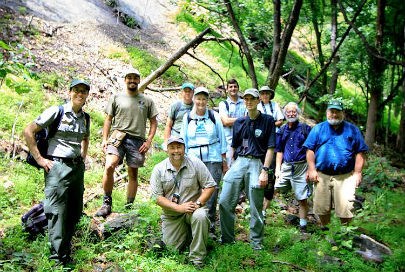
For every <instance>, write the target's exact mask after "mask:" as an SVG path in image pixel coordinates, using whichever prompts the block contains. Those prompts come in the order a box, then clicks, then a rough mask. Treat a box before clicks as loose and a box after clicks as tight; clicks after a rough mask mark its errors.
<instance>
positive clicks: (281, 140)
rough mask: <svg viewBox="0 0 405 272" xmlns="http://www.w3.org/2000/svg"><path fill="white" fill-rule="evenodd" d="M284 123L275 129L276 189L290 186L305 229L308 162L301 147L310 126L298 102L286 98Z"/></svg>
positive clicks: (303, 229) (308, 188)
mask: <svg viewBox="0 0 405 272" xmlns="http://www.w3.org/2000/svg"><path fill="white" fill-rule="evenodd" d="M283 114H284V116H285V118H286V119H287V124H285V125H283V126H282V127H281V128H280V130H279V131H278V132H277V133H276V148H275V152H276V167H275V176H276V183H275V185H274V188H275V190H276V191H285V189H289V188H292V190H293V191H294V194H295V198H296V199H297V201H298V202H299V206H300V208H299V217H300V223H299V226H300V230H301V231H302V232H305V231H306V227H307V215H308V202H307V198H308V197H309V196H310V194H311V190H310V187H309V186H308V184H307V181H306V178H307V170H308V164H307V160H306V151H307V149H306V148H305V147H303V146H302V145H303V144H304V142H305V140H306V138H307V136H308V134H309V132H310V131H311V127H310V126H308V125H307V124H305V123H301V122H300V121H299V119H298V118H299V116H300V114H301V110H300V108H299V107H298V105H297V103H294V102H289V103H287V105H285V106H284V108H283Z"/></svg>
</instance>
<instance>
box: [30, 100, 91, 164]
mask: <svg viewBox="0 0 405 272" xmlns="http://www.w3.org/2000/svg"><path fill="white" fill-rule="evenodd" d="M63 109H64V114H63V116H62V119H61V122H60V125H59V128H58V130H57V132H56V133H55V136H54V137H52V138H51V139H49V141H48V143H49V147H48V152H47V155H49V156H55V157H62V158H76V157H79V156H80V155H81V143H82V140H83V139H84V138H88V137H89V135H90V130H89V129H87V128H86V118H85V116H84V113H83V111H80V112H79V113H77V114H76V113H75V112H74V111H73V109H72V105H71V103H67V104H64V105H63ZM58 113H59V107H58V106H52V107H50V108H48V109H46V110H45V111H44V112H43V113H42V114H41V115H40V116H39V117H38V118H37V119H36V120H35V121H34V122H35V123H36V124H37V125H39V126H40V127H42V128H47V127H48V126H49V125H50V124H51V123H52V122H53V121H54V120H55V119H56V117H57V115H58ZM89 125H90V124H88V126H89ZM88 126H87V127H88Z"/></svg>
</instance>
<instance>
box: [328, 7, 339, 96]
mask: <svg viewBox="0 0 405 272" xmlns="http://www.w3.org/2000/svg"><path fill="white" fill-rule="evenodd" d="M330 2H331V5H330V6H331V33H330V47H331V49H332V52H333V51H335V49H336V45H337V43H336V39H337V35H338V22H337V0H331V1H330ZM338 62H339V55H338V54H336V55H335V56H334V57H333V60H332V64H331V71H332V76H331V78H330V85H329V93H330V94H334V93H335V91H336V86H337V81H338V76H339V72H338V67H337V64H338Z"/></svg>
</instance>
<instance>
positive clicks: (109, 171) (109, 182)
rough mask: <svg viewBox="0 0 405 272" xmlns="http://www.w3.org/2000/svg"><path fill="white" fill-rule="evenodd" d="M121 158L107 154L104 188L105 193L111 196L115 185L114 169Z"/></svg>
mask: <svg viewBox="0 0 405 272" xmlns="http://www.w3.org/2000/svg"><path fill="white" fill-rule="evenodd" d="M119 160H120V158H119V157H118V156H117V155H112V154H108V155H107V156H106V159H105V168H104V175H103V189H104V194H105V195H108V196H111V193H112V190H113V187H114V170H115V168H116V167H117V165H118V163H119Z"/></svg>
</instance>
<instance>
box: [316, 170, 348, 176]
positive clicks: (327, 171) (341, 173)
mask: <svg viewBox="0 0 405 272" xmlns="http://www.w3.org/2000/svg"><path fill="white" fill-rule="evenodd" d="M317 171H319V172H321V173H323V174H325V175H328V176H338V175H344V174H348V173H350V172H351V171H346V170H342V171H335V170H328V169H327V170H320V169H317Z"/></svg>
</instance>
